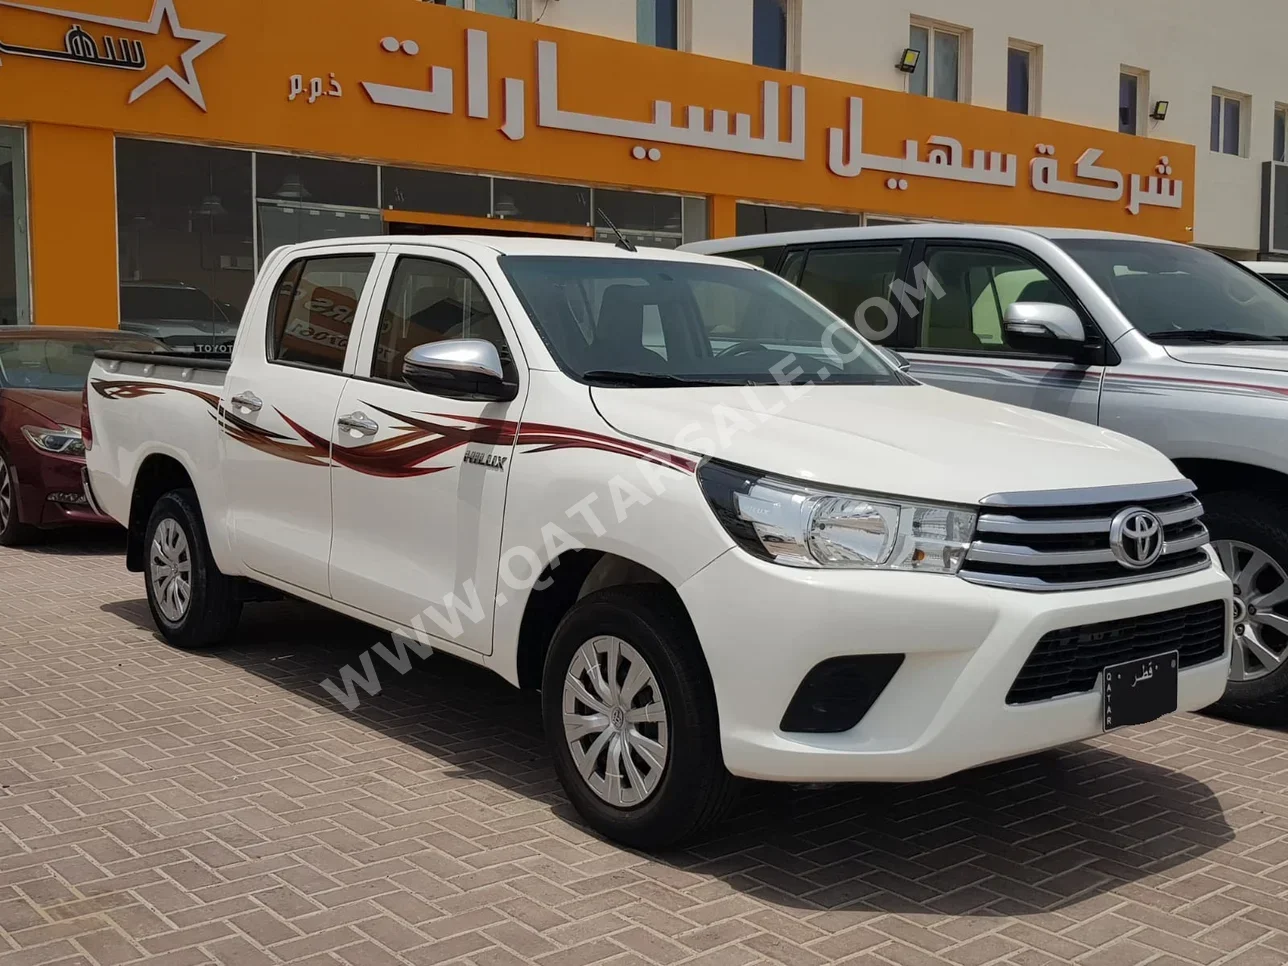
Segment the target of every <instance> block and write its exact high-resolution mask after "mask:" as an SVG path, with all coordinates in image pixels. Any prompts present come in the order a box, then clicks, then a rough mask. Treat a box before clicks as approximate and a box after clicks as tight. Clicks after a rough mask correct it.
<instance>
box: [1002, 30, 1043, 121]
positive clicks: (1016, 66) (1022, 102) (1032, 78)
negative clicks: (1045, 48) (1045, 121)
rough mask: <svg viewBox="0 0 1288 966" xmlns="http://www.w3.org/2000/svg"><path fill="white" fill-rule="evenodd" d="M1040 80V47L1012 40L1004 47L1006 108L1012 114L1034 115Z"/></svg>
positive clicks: (1036, 108) (1036, 111)
mask: <svg viewBox="0 0 1288 966" xmlns="http://www.w3.org/2000/svg"><path fill="white" fill-rule="evenodd" d="M1041 81H1042V48H1041V46H1038V45H1037V44H1025V43H1023V41H1019V40H1012V41H1011V44H1010V46H1009V48H1007V49H1006V109H1007V111H1010V112H1011V113H1012V115H1036V113H1038V93H1039V89H1041Z"/></svg>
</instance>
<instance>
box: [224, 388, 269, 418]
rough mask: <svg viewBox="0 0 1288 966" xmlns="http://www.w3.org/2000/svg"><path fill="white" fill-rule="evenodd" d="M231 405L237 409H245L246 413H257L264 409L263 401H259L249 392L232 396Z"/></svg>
mask: <svg viewBox="0 0 1288 966" xmlns="http://www.w3.org/2000/svg"><path fill="white" fill-rule="evenodd" d="M232 403H233V405H234V406H236V407H238V408H239V409H245V410H247V411H248V412H252V413H257V412H259V411H260V410H261V409H263V408H264V400H262V399H260V398H259V397H258V396H256V395H255V394H254V393H253V392H251V391H250V390H247V391H246V392H239V393H238V394H237V395H235V396H233V398H232Z"/></svg>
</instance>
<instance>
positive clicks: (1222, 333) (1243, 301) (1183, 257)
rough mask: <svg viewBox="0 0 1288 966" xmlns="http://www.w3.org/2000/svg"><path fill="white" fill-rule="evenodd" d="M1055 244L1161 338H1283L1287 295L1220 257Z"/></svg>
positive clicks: (1194, 251)
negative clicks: (1187, 336)
mask: <svg viewBox="0 0 1288 966" xmlns="http://www.w3.org/2000/svg"><path fill="white" fill-rule="evenodd" d="M1056 244H1058V245H1059V246H1060V247H1061V248H1063V249H1064V250H1065V251H1066V252H1068V253H1069V255H1070V256H1072V258H1073V259H1074V261H1076V262H1077V263H1078V264H1079V265H1081V266H1082V268H1083V269H1084V270H1085V271H1086V272H1087V274H1088V275H1090V276H1091V277H1092V279H1094V280H1095V282H1096V284H1097V285H1099V286H1100V287H1101V288H1102V289H1104V290H1105V293H1106V294H1108V296H1109V297H1110V298H1111V299H1113V300H1114V303H1115V304H1116V305H1117V306H1118V308H1119V309H1120V310H1121V311H1122V313H1123V315H1125V316H1126V317H1127V319H1128V321H1129V322H1131V324H1132V325H1134V326H1135V327H1136V328H1137V329H1139V330H1140V331H1141V332H1143V333H1144V334H1145V335H1147V336H1149V337H1150V338H1151V339H1157V340H1158V341H1168V340H1180V339H1184V338H1185V337H1186V335H1187V334H1188V335H1189V336H1192V337H1195V338H1199V339H1202V340H1204V341H1213V342H1221V341H1226V340H1228V341H1252V340H1254V339H1255V340H1259V341H1266V342H1276V341H1279V340H1288V297H1285V295H1284V293H1283V292H1281V291H1279V290H1278V289H1276V288H1274V287H1273V286H1271V285H1269V284H1268V283H1267V282H1265V281H1264V280H1263V279H1261V278H1259V277H1258V276H1257V275H1255V274H1253V273H1252V272H1250V271H1248V270H1247V269H1244V268H1241V267H1240V266H1238V265H1236V264H1234V263H1233V262H1230V261H1227V260H1226V259H1224V258H1222V257H1221V256H1219V255H1214V254H1212V253H1211V252H1207V251H1204V250H1203V249H1201V248H1191V247H1189V246H1185V245H1169V244H1163V243H1159V242H1149V241H1134V240H1131V239H1121V240H1120V239H1100V238H1069V239H1058V240H1057V242H1056Z"/></svg>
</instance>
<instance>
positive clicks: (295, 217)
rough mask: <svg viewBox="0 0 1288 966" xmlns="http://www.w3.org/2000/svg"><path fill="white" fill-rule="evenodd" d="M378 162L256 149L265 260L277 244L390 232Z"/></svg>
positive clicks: (261, 248) (261, 252)
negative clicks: (384, 217)
mask: <svg viewBox="0 0 1288 966" xmlns="http://www.w3.org/2000/svg"><path fill="white" fill-rule="evenodd" d="M378 183H379V175H378V173H377V170H376V166H375V165H373V164H359V163H357V162H355V161H331V160H329V159H326V158H309V157H302V156H300V155H290V154H270V153H267V152H261V153H258V154H256V155H255V191H256V193H257V195H258V197H257V198H256V203H255V207H256V211H257V213H258V215H259V260H260V263H261V264H262V263H263V261H264V259H266V258H267V257H268V256H269V255H270V254H271V253H272V252H273V250H274V249H275V248H279V247H280V246H282V245H298V244H299V243H300V242H308V241H324V240H326V239H328V238H358V237H363V236H367V235H380V234H383V233H384V224H383V223H382V222H381V220H380V211H379V207H378V206H379V204H380V197H379V189H378V187H377V186H378Z"/></svg>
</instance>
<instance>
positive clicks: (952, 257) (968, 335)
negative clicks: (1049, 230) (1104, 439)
mask: <svg viewBox="0 0 1288 966" xmlns="http://www.w3.org/2000/svg"><path fill="white" fill-rule="evenodd" d="M914 259H916V256H914ZM920 263H921V272H924V276H923V277H921V278H917V279H916V280H915V281H916V283H917V284H916V287H915V290H916V291H917V292H918V293H921V292H924V301H922V302H921V304H920V305H915V304H914V305H911V306H909V305H905V309H906V310H909V309H911V310H910V311H909V313H908V314H910V315H912V316H913V323H914V327H915V330H916V340H915V343H913V346H910V347H909V348H908V349H907V350H904V352H905V355H906V356H907V358H908V361H909V362H911V364H912V370H911V371H912V375H914V376H916V377H917V378H918V379H920V380H921V381H922V382H926V383H929V384H930V385H934V386H939V387H941V388H943V389H952V390H955V391H957V392H964V393H968V394H970V395H972V396H983V397H985V398H987V399H993V400H996V401H998V402H1005V403H1013V404H1014V405H1017V406H1024V407H1026V408H1029V409H1042V410H1045V411H1046V412H1049V413H1055V414H1056V415H1058V416H1068V417H1070V418H1073V419H1080V420H1082V421H1084V422H1088V423H1095V422H1096V421H1097V420H1098V418H1099V412H1100V385H1101V379H1102V376H1103V375H1104V367H1103V366H1102V365H1100V364H1099V360H1098V359H1097V361H1096V364H1091V363H1090V362H1088V361H1087V359H1086V358H1085V357H1084V358H1074V357H1072V356H1063V357H1062V356H1058V355H1038V354H1035V353H1032V352H1026V351H1022V350H1019V349H1017V348H1013V347H1012V346H1010V345H1008V343H1007V339H1006V333H1005V332H1004V331H1003V330H1002V319H1003V317H1004V316H1005V313H1006V310H1007V308H1009V307H1010V305H1011V304H1012V303H1013V302H1054V303H1057V304H1060V305H1068V306H1070V307H1072V308H1074V309H1075V310H1077V311H1078V312H1079V314H1080V315H1081V316H1082V318H1083V325H1084V326H1086V328H1087V333H1088V336H1089V338H1090V339H1092V340H1093V341H1094V340H1095V339H1098V338H1099V333H1098V332H1097V331H1096V330H1095V328H1094V324H1093V323H1092V322H1091V320H1090V318H1089V316H1088V315H1087V313H1086V312H1084V311H1082V309H1081V308H1080V307H1079V306H1078V304H1077V301H1076V299H1075V298H1074V297H1073V295H1072V293H1070V292H1069V291H1068V290H1067V289H1066V288H1065V287H1064V285H1063V284H1062V283H1061V282H1060V281H1059V279H1058V277H1057V276H1055V274H1054V273H1053V272H1050V271H1049V270H1048V269H1046V268H1045V267H1044V266H1042V265H1040V264H1038V263H1037V262H1036V261H1034V260H1033V259H1032V258H1031V257H1029V256H1028V255H1027V254H1026V253H1024V252H1021V251H1019V250H1016V249H1011V248H1002V247H996V246H988V245H984V244H975V243H971V242H961V241H952V242H945V243H938V242H927V243H926V246H925V249H924V253H923V254H922V255H921V258H920ZM913 290H914V289H912V288H910V289H908V290H907V291H913ZM912 310H915V311H912Z"/></svg>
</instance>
